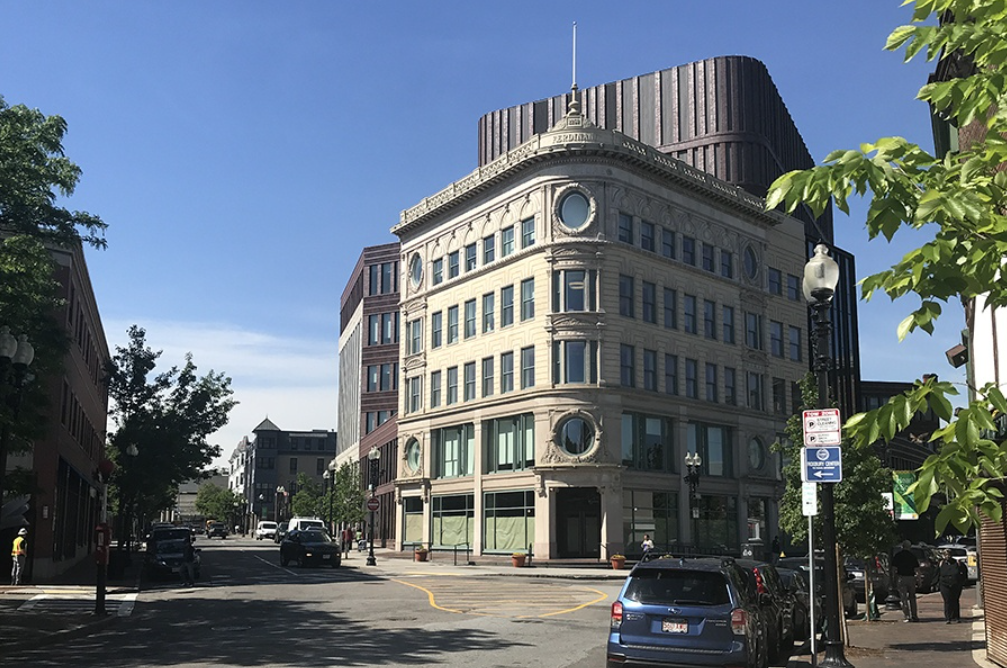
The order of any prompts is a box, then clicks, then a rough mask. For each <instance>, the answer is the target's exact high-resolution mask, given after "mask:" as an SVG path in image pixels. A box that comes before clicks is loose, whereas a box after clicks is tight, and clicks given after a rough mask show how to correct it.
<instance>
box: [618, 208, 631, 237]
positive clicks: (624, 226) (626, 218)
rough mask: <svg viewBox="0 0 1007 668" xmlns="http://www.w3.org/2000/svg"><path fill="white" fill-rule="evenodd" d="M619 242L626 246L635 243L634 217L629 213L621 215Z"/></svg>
mask: <svg viewBox="0 0 1007 668" xmlns="http://www.w3.org/2000/svg"><path fill="white" fill-rule="evenodd" d="M619 241H621V242H623V243H624V244H632V243H633V216H631V215H629V214H628V213H620V214H619Z"/></svg>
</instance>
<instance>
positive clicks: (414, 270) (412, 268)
mask: <svg viewBox="0 0 1007 668" xmlns="http://www.w3.org/2000/svg"><path fill="white" fill-rule="evenodd" d="M409 280H410V281H412V284H413V287H414V288H415V287H416V286H418V285H419V284H420V281H422V280H423V260H422V259H421V258H420V256H419V254H418V253H414V254H413V257H412V259H410V260H409Z"/></svg>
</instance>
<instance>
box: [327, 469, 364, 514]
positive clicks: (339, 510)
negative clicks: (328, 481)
mask: <svg viewBox="0 0 1007 668" xmlns="http://www.w3.org/2000/svg"><path fill="white" fill-rule="evenodd" d="M333 492H334V494H335V499H334V504H333V505H334V506H335V510H334V511H333V512H334V514H335V519H336V521H338V522H342V523H344V524H357V523H359V522H362V521H363V519H364V490H363V489H362V488H361V486H360V478H359V476H358V475H357V467H356V466H355V465H351V464H350V463H348V462H344V463H343V465H342V466H340V467H339V469H338V470H337V471H336V483H335V485H334V489H333Z"/></svg>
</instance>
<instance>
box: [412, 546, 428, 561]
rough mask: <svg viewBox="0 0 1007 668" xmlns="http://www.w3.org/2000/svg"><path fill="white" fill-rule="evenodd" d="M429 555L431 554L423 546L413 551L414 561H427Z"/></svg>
mask: <svg viewBox="0 0 1007 668" xmlns="http://www.w3.org/2000/svg"><path fill="white" fill-rule="evenodd" d="M428 554H430V552H429V551H428V550H427V548H425V547H423V546H422V545H417V546H416V549H414V550H413V559H415V560H416V561H426V560H427V555H428Z"/></svg>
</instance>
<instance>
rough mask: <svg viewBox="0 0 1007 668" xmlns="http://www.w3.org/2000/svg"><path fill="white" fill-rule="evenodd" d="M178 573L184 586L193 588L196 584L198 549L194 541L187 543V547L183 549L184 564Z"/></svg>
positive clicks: (190, 540)
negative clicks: (193, 543) (194, 545)
mask: <svg viewBox="0 0 1007 668" xmlns="http://www.w3.org/2000/svg"><path fill="white" fill-rule="evenodd" d="M178 572H179V575H181V576H182V584H183V585H184V586H186V587H192V586H194V585H195V584H196V548H195V547H193V545H192V539H189V540H187V541H185V547H183V548H182V564H181V568H179V569H178Z"/></svg>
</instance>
